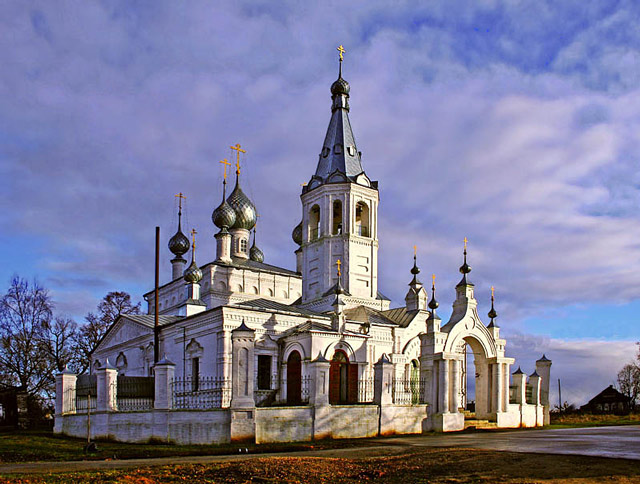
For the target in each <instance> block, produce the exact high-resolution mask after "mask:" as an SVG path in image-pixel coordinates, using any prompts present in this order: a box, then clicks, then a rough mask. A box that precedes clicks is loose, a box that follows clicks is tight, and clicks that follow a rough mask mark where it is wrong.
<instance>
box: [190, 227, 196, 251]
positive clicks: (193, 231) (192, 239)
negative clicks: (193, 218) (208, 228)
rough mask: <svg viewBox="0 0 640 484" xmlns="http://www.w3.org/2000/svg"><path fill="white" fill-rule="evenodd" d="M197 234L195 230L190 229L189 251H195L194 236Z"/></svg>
mask: <svg viewBox="0 0 640 484" xmlns="http://www.w3.org/2000/svg"><path fill="white" fill-rule="evenodd" d="M197 233H198V232H196V229H191V249H192V250H193V249H195V248H196V234H197Z"/></svg>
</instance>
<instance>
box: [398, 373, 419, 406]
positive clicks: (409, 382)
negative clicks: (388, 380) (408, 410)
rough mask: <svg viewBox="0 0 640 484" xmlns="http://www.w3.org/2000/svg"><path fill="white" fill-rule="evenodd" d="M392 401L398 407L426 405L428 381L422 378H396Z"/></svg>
mask: <svg viewBox="0 0 640 484" xmlns="http://www.w3.org/2000/svg"><path fill="white" fill-rule="evenodd" d="M392 385H393V386H392V394H391V395H392V399H393V403H395V404H396V405H418V404H420V403H426V401H427V400H426V381H425V380H424V379H421V378H394V379H393V381H392Z"/></svg>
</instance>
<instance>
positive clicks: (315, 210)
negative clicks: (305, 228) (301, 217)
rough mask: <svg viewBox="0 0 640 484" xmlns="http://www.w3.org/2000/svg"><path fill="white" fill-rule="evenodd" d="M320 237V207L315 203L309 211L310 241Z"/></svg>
mask: <svg viewBox="0 0 640 484" xmlns="http://www.w3.org/2000/svg"><path fill="white" fill-rule="evenodd" d="M318 237H320V207H319V206H318V205H314V206H313V207H311V211H310V212H309V241H314V240H316V239H317V238H318Z"/></svg>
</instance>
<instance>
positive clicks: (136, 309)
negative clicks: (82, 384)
mask: <svg viewBox="0 0 640 484" xmlns="http://www.w3.org/2000/svg"><path fill="white" fill-rule="evenodd" d="M123 314H140V303H137V304H133V303H132V302H131V296H130V295H129V294H128V293H126V292H123V291H113V292H110V293H108V294H107V295H106V296H105V297H104V298H103V299H102V301H100V304H98V310H97V312H95V313H93V312H90V313H88V314H87V315H86V316H85V320H86V323H85V324H84V325H83V326H82V327H81V328H80V329H79V331H78V334H77V337H76V343H75V348H76V352H77V354H78V355H79V364H78V368H77V370H78V371H80V372H83V371H86V370H88V369H90V365H91V352H92V351H93V350H94V349H95V347H96V346H97V345H98V343H100V341H101V340H102V338H103V337H104V335H105V333H106V332H107V330H108V329H109V328H110V327H111V325H112V324H113V323H114V322H115V321H116V319H117V318H118V316H120V315H123Z"/></svg>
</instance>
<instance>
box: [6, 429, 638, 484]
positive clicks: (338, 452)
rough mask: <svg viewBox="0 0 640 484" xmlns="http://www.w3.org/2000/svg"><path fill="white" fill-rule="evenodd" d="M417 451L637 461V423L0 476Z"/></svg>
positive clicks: (11, 470)
mask: <svg viewBox="0 0 640 484" xmlns="http://www.w3.org/2000/svg"><path fill="white" fill-rule="evenodd" d="M420 447H467V448H475V449H489V450H501V451H510V452H533V453H541V454H573V455H588V456H597V457H610V458H616V459H633V460H640V425H628V426H620V427H592V428H580V429H556V430H513V431H499V432H495V431H494V432H477V433H455V434H442V435H440V434H438V435H425V436H402V437H388V438H376V439H368V440H367V445H366V446H362V447H351V448H345V449H339V448H336V449H327V450H318V451H302V452H288V453H270V454H237V455H216V456H193V457H188V456H187V457H160V458H155V459H128V460H108V461H71V462H27V463H12V464H0V475H9V474H44V473H52V472H54V473H58V472H81V471H93V470H108V469H125V468H132V467H136V468H138V467H151V466H163V465H173V464H207V463H214V462H229V461H235V460H246V459H255V458H265V457H277V456H280V457H282V456H284V455H286V456H288V457H292V456H295V457H341V458H352V459H356V458H366V457H379V456H389V455H398V454H403V453H409V452H411V451H412V450H415V449H416V448H420Z"/></svg>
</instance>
